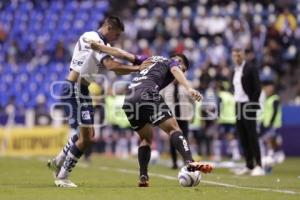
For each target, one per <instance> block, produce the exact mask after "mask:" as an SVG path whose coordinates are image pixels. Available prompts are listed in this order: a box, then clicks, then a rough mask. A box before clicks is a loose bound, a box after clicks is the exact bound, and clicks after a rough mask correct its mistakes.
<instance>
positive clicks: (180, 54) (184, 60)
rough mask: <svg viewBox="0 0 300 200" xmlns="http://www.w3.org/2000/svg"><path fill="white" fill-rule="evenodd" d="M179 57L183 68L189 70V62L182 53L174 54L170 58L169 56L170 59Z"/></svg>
mask: <svg viewBox="0 0 300 200" xmlns="http://www.w3.org/2000/svg"><path fill="white" fill-rule="evenodd" d="M176 56H177V57H180V58H181V59H182V60H183V64H184V65H185V67H186V70H188V69H189V67H190V66H189V65H190V62H189V60H188V59H187V57H186V56H185V55H184V54H183V53H175V54H173V55H172V56H171V58H173V57H176Z"/></svg>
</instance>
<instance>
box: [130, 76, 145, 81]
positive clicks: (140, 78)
mask: <svg viewBox="0 0 300 200" xmlns="http://www.w3.org/2000/svg"><path fill="white" fill-rule="evenodd" d="M146 79H148V77H147V76H141V77H135V78H134V79H132V81H133V82H138V81H141V80H146Z"/></svg>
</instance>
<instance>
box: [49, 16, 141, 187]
mask: <svg viewBox="0 0 300 200" xmlns="http://www.w3.org/2000/svg"><path fill="white" fill-rule="evenodd" d="M123 31H124V25H123V23H122V22H121V20H120V19H119V18H118V17H114V16H109V17H107V18H106V19H105V20H104V22H103V24H102V25H101V27H100V28H99V29H98V31H91V32H85V33H84V34H82V35H81V36H80V38H79V40H78V41H77V44H76V46H75V49H74V52H73V57H72V61H71V64H70V72H69V74H68V76H67V79H66V81H64V84H63V85H62V90H61V101H62V103H63V105H64V110H65V113H66V115H67V116H68V117H69V125H70V126H71V128H72V129H77V130H78V132H79V135H78V134H75V135H73V136H72V137H71V138H70V139H69V141H68V143H67V145H66V146H65V147H64V148H63V150H62V151H61V152H60V153H59V154H58V155H57V156H56V157H55V158H54V159H51V160H49V161H48V163H47V165H48V167H49V169H50V170H52V171H54V174H55V185H56V186H58V187H77V185H76V184H74V183H73V182H72V181H70V180H69V179H68V176H69V173H70V172H71V171H72V169H73V168H74V167H75V165H76V163H77V161H78V160H79V158H80V157H81V155H82V154H83V153H84V152H85V150H86V149H87V148H88V147H89V146H90V145H91V143H92V138H93V135H94V129H93V127H92V126H93V123H94V120H93V106H92V100H91V98H90V96H89V91H88V85H89V83H90V82H92V81H93V75H94V74H97V73H98V70H99V68H100V67H104V68H106V69H108V70H112V71H115V72H116V73H118V74H128V73H131V72H137V71H140V70H141V68H142V66H139V65H124V64H121V63H119V62H117V61H115V60H113V58H112V57H111V56H109V55H107V54H105V53H102V52H95V51H93V50H92V49H91V47H90V44H89V43H87V42H86V40H85V39H86V38H88V39H92V40H95V41H97V42H99V43H101V44H103V45H107V46H109V42H113V41H115V40H117V39H118V38H119V36H120V34H121V33H122V32H123ZM135 63H139V61H138V58H137V59H136V62H135ZM76 84H77V88H78V92H77V93H75V85H76ZM77 101H79V103H77Z"/></svg>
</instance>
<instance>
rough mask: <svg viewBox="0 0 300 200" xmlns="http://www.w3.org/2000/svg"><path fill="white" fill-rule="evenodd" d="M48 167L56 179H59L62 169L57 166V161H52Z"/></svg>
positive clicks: (48, 163)
mask: <svg viewBox="0 0 300 200" xmlns="http://www.w3.org/2000/svg"><path fill="white" fill-rule="evenodd" d="M47 167H48V169H49V170H51V171H52V173H53V176H54V178H56V177H57V175H58V172H59V171H60V167H59V166H58V165H57V164H56V162H55V159H54V158H53V159H50V160H48V162H47Z"/></svg>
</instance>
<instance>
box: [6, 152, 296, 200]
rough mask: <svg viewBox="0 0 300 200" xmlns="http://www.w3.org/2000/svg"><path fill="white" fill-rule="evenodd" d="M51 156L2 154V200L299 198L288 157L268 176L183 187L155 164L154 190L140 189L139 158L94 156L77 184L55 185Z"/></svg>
mask: <svg viewBox="0 0 300 200" xmlns="http://www.w3.org/2000/svg"><path fill="white" fill-rule="evenodd" d="M45 160H46V158H40V157H31V158H7V157H0V200H10V199H11V200H12V199H14V200H37V199H43V200H44V199H45V200H47V199H49V200H61V199H66V200H67V199H68V200H69V199H70V200H79V199H80V200H89V199H91V200H95V199H100V200H101V199H103V200H114V199H120V200H127V199H128V200H135V199H140V200H160V199H161V200H175V199H178V200H187V199H195V200H196V199H205V200H207V199H208V200H210V199H213V200H219V199H229V200H238V199H242V200H247V199H249V200H250V199H251V200H253V199H255V200H259V199H261V200H265V199H272V200H276V199H279V200H288V199H295V200H296V199H297V200H300V178H298V176H300V159H299V158H289V159H287V161H286V162H285V163H284V164H281V165H277V166H275V167H274V169H273V172H272V174H270V175H267V176H264V177H249V176H234V175H232V174H231V173H230V172H229V171H228V170H227V169H215V170H214V172H213V173H212V174H209V175H203V177H202V180H201V181H202V182H201V183H200V184H199V185H198V186H197V187H194V188H183V187H180V186H179V184H178V181H177V179H176V176H177V171H173V170H170V169H168V168H166V167H164V166H159V165H151V166H150V172H151V173H153V174H152V176H150V178H151V182H150V184H151V185H150V187H149V188H138V187H137V186H136V185H137V169H138V167H137V166H138V165H137V160H133V159H130V160H119V159H116V158H107V157H102V156H94V157H93V159H92V163H91V164H90V165H88V166H86V165H84V163H79V166H78V167H77V168H76V169H75V170H74V171H73V173H72V175H71V177H70V178H71V180H72V181H74V182H75V183H76V184H78V185H79V187H78V188H56V187H55V185H54V183H53V177H52V174H51V173H50V171H48V169H47V168H46V162H45Z"/></svg>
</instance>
